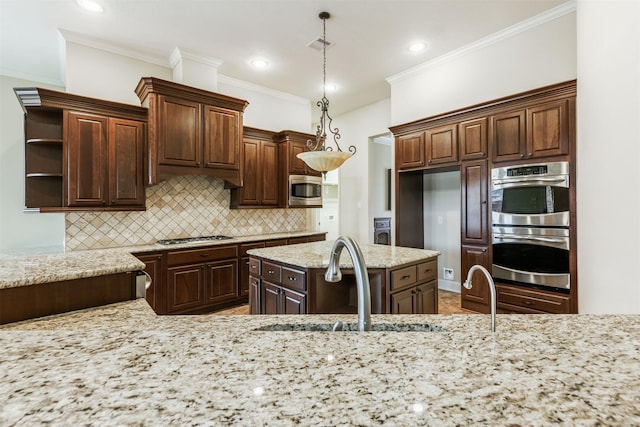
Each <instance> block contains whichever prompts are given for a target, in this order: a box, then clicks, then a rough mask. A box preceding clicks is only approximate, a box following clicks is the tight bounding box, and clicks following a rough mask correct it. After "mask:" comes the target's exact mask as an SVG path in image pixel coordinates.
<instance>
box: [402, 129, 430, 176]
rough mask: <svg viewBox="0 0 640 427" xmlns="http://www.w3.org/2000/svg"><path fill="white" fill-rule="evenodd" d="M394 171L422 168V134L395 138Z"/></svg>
mask: <svg viewBox="0 0 640 427" xmlns="http://www.w3.org/2000/svg"><path fill="white" fill-rule="evenodd" d="M395 148H396V149H395V151H396V153H395V155H396V170H401V169H412V168H419V167H423V166H424V133H423V132H420V133H416V134H411V135H403V136H399V137H397V138H396V147H395Z"/></svg>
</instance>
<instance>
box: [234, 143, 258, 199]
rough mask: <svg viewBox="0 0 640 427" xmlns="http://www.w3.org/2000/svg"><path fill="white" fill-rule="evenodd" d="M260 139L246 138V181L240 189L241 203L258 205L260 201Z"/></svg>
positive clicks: (244, 155)
mask: <svg viewBox="0 0 640 427" xmlns="http://www.w3.org/2000/svg"><path fill="white" fill-rule="evenodd" d="M259 152H260V140H257V139H252V138H245V140H244V154H243V158H244V183H243V186H242V188H241V189H240V190H239V191H240V195H241V196H240V198H241V201H240V203H241V204H243V205H258V204H259V203H260V195H259V186H260V184H261V183H260V182H259V181H258V176H259V168H260V161H259V158H260V155H259Z"/></svg>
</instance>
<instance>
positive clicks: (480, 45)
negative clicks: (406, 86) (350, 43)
mask: <svg viewBox="0 0 640 427" xmlns="http://www.w3.org/2000/svg"><path fill="white" fill-rule="evenodd" d="M575 11H576V0H570V1H568V2H566V3H563V4H561V5H559V6H556V7H554V8H552V9H549V10H547V11H545V12H542V13H540V14H538V15H536V16H533V17H531V18H529V19H525V20H524V21H521V22H518V23H517V24H514V25H512V26H510V27H507V28H505V29H503V30H500V31H498V32H496V33H493V34H491V35H489V36H487V37H484V38H481V39H478V40H476V41H474V42H472V43H469V44H467V45H465V46H462V47H460V48H458V49H454V50H452V51H450V52H448V53H445V54H444V55H440V56H438V57H437V58H434V59H431V60H429V61H427V62H424V63H422V64H419V65H417V66H415V67H412V68H409V69H408V70H405V71H402V72H400V73H398V74H394V75H392V76H390V77H387V78H386V79H385V80H386V81H387V83H389V84H393V83H396V82H399V81H402V80H405V79H407V78H409V77H412V76H413V75H415V74H418V73H420V72H421V71H424V70H427V69H429V68H433V67H436V66H438V65H441V64H444V63H446V62H449V61H453V60H455V59H458V58H461V57H463V56H466V55H468V54H470V53H472V52H475V51H478V50H481V49H484V48H485V47H487V46H490V45H492V44H495V43H498V42H500V41H502V40H506V39H509V38H511V37H514V36H516V35H518V34H520V33H523V32H525V31H528V30H531V29H533V28H535V27H538V26H540V25H543V24H546V23H548V22H551V21H553V20H554V19H557V18H560V17H562V16H565V15H568V14H570V13H573V12H575Z"/></svg>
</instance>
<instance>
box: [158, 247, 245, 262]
mask: <svg viewBox="0 0 640 427" xmlns="http://www.w3.org/2000/svg"><path fill="white" fill-rule="evenodd" d="M237 257H238V246H236V245H233V246H214V247H208V248H204V249H188V250H184V251H175V252H169V253H168V254H167V264H168V265H169V266H172V265H186V264H197V263H202V262H208V261H216V260H220V259H228V258H237Z"/></svg>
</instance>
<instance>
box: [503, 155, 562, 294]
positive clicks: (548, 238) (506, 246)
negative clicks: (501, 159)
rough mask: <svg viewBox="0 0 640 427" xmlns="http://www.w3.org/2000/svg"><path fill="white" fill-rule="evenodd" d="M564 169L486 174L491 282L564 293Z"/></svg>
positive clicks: (532, 167) (544, 166)
mask: <svg viewBox="0 0 640 427" xmlns="http://www.w3.org/2000/svg"><path fill="white" fill-rule="evenodd" d="M569 190H570V182H569V163H568V162H553V163H538V164H528V165H518V166H510V167H501V168H495V169H492V171H491V207H492V208H491V211H492V212H491V219H492V245H493V266H492V269H493V271H492V274H493V277H494V278H495V279H498V280H501V281H505V282H508V283H513V284H517V285H523V286H530V287H539V288H540V287H541V288H546V289H550V290H555V291H560V292H566V293H568V292H569V289H570V288H571V280H570V274H569V264H570V262H569V248H570V244H569V243H570V239H571V237H572V236H570V233H569V225H570V217H571V216H570V214H569V199H570V196H569V194H570V193H569Z"/></svg>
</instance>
